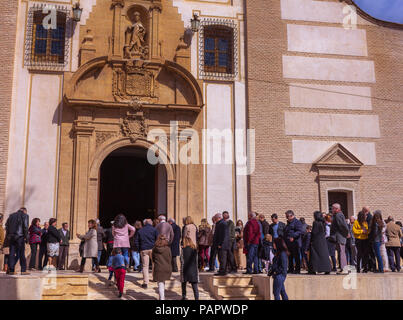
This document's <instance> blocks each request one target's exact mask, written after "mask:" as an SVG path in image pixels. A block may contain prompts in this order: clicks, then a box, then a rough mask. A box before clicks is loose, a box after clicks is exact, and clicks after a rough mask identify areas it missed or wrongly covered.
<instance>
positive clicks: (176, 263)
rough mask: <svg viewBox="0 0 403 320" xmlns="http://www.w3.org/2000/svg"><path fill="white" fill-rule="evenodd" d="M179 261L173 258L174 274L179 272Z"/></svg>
mask: <svg viewBox="0 0 403 320" xmlns="http://www.w3.org/2000/svg"><path fill="white" fill-rule="evenodd" d="M177 260H178V259H177V258H176V256H175V257H172V272H178V261H177Z"/></svg>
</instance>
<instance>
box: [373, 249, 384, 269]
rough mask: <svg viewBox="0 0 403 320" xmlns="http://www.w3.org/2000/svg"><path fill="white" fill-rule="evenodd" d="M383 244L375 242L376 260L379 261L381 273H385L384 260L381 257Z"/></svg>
mask: <svg viewBox="0 0 403 320" xmlns="http://www.w3.org/2000/svg"><path fill="white" fill-rule="evenodd" d="M381 245H382V243H381V242H374V251H375V256H376V260H378V269H379V271H381V272H383V260H382V256H381Z"/></svg>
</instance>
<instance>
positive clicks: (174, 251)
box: [168, 218, 181, 272]
mask: <svg viewBox="0 0 403 320" xmlns="http://www.w3.org/2000/svg"><path fill="white" fill-rule="evenodd" d="M168 223H169V224H170V225H171V227H172V230H173V232H174V237H173V240H172V243H171V255H172V272H178V263H177V257H178V256H179V255H180V252H179V245H180V242H181V228H180V227H179V226H178V225H177V224H176V223H175V220H174V219H172V218H170V219H168Z"/></svg>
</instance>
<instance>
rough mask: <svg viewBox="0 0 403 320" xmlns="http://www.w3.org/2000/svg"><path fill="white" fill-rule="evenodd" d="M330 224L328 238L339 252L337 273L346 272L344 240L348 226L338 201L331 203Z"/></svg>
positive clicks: (345, 239)
mask: <svg viewBox="0 0 403 320" xmlns="http://www.w3.org/2000/svg"><path fill="white" fill-rule="evenodd" d="M332 214H333V219H332V224H331V226H330V239H332V241H334V242H335V243H336V250H337V252H338V254H339V259H340V260H339V261H340V268H341V271H340V272H337V273H338V274H348V270H347V269H346V266H347V258H346V242H347V236H348V231H349V230H348V226H347V223H346V218H345V216H344V214H343V212H342V211H341V206H340V204H338V203H335V204H333V205H332Z"/></svg>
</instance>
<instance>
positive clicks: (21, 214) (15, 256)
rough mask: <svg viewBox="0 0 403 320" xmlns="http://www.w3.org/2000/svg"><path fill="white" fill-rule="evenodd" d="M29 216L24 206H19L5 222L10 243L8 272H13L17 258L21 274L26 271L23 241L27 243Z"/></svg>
mask: <svg viewBox="0 0 403 320" xmlns="http://www.w3.org/2000/svg"><path fill="white" fill-rule="evenodd" d="M28 225H29V216H28V214H27V209H26V208H20V210H18V211H17V212H14V213H12V214H10V216H9V217H8V219H7V222H6V233H7V237H8V241H9V245H10V255H9V269H10V272H9V274H15V271H14V270H15V269H14V268H15V265H16V264H17V262H18V260H19V261H20V265H21V274H29V272H27V261H26V259H25V243H28V240H29V238H28Z"/></svg>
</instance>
